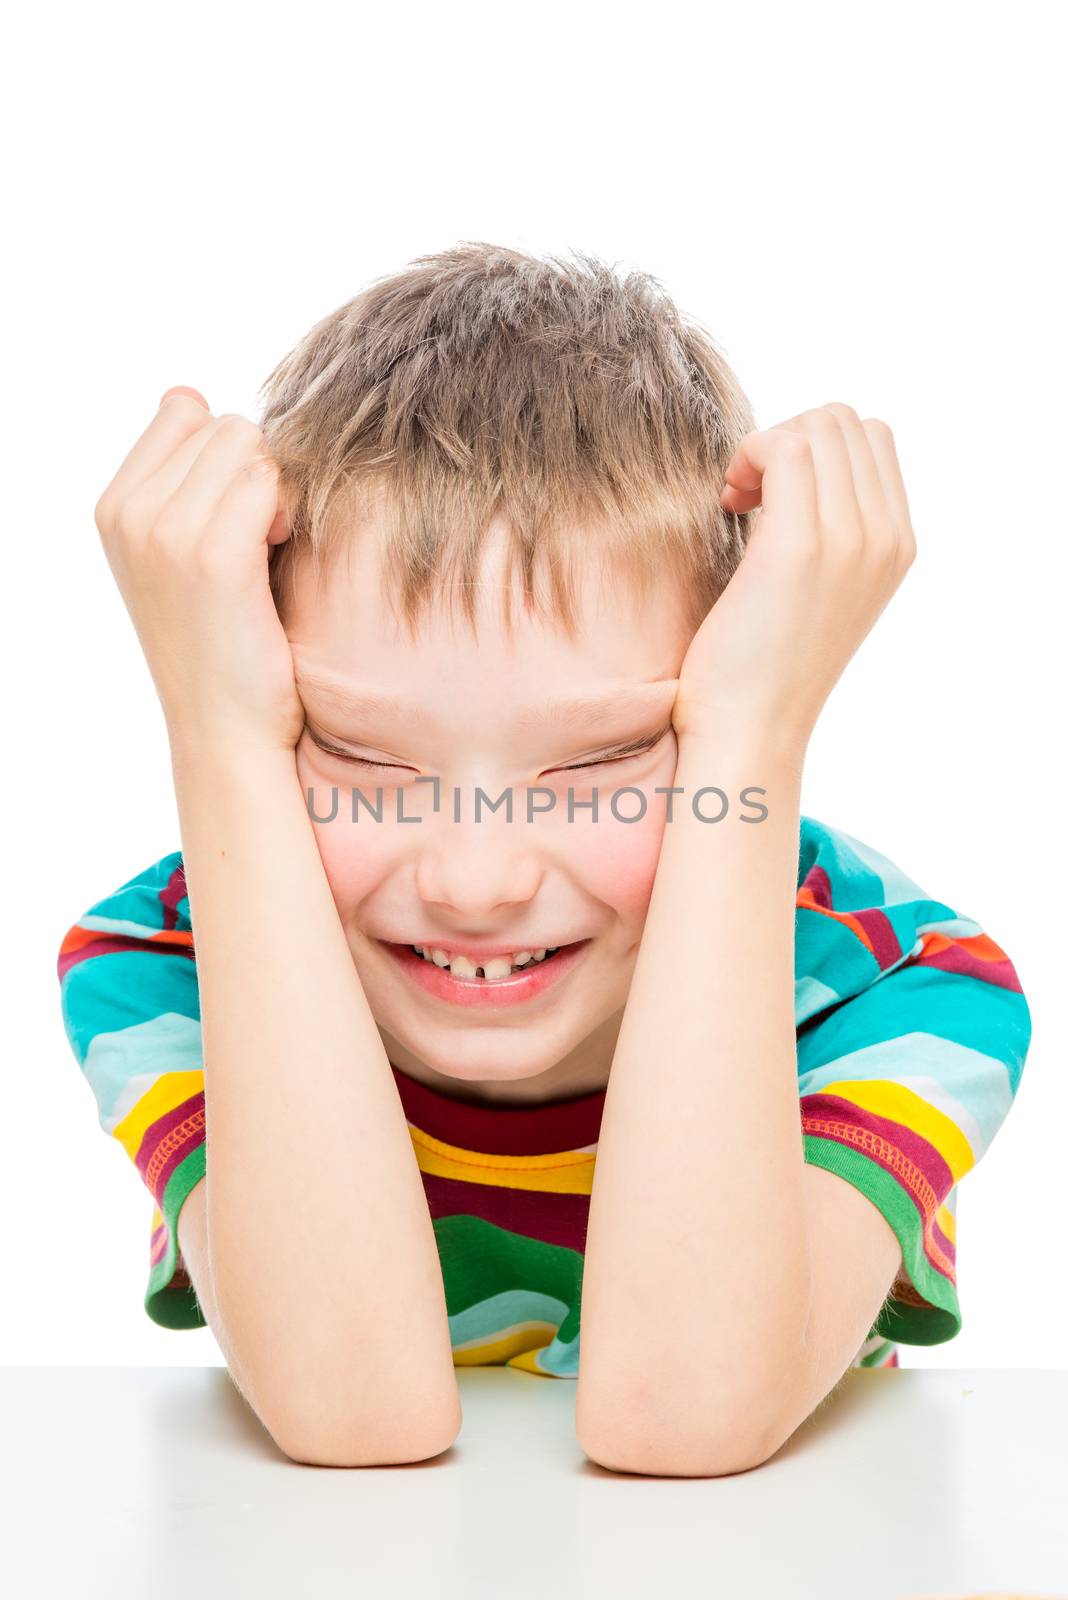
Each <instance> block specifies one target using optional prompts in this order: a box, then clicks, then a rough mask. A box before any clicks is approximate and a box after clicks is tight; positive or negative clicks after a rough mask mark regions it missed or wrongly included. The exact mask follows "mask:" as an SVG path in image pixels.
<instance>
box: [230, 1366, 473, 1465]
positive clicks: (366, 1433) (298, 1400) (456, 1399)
mask: <svg viewBox="0 0 1068 1600" xmlns="http://www.w3.org/2000/svg"><path fill="white" fill-rule="evenodd" d="M245 1398H246V1399H249V1397H248V1396H247V1395H246V1397H245ZM380 1401H381V1397H379V1398H378V1401H377V1402H376V1404H375V1406H374V1407H373V1409H363V1410H361V1411H359V1412H356V1411H355V1410H354V1409H353V1408H351V1407H347V1406H345V1405H344V1404H339V1403H338V1399H337V1396H336V1395H332V1396H323V1395H318V1394H316V1395H314V1396H308V1395H303V1396H301V1397H296V1396H294V1395H293V1394H290V1395H288V1396H286V1398H285V1400H284V1401H282V1400H277V1401H274V1400H263V1399H258V1400H257V1401H256V1402H253V1401H252V1400H249V1403H250V1405H251V1407H252V1410H253V1411H254V1412H255V1414H256V1417H257V1418H258V1420H259V1422H260V1424H261V1426H262V1427H264V1428H265V1429H266V1430H267V1432H268V1433H269V1434H270V1436H271V1438H272V1439H273V1440H274V1443H275V1444H276V1445H277V1446H278V1448H279V1449H280V1450H281V1451H282V1453H283V1454H284V1455H287V1456H288V1457H289V1459H290V1460H291V1461H295V1462H297V1463H299V1464H300V1465H304V1466H318V1467H388V1466H403V1465H407V1464H409V1463H412V1462H416V1461H428V1460H430V1459H431V1458H432V1457H433V1456H438V1455H441V1454H442V1453H443V1452H444V1451H445V1450H448V1449H449V1447H450V1446H451V1445H452V1444H453V1443H454V1442H455V1440H456V1437H457V1435H458V1434H459V1432H460V1427H461V1423H462V1420H463V1416H462V1410H461V1406H460V1392H459V1388H458V1386H457V1385H456V1384H455V1383H454V1384H453V1386H452V1388H451V1390H450V1391H448V1392H446V1393H443V1394H440V1395H434V1396H432V1397H427V1398H425V1399H420V1398H419V1397H418V1396H416V1395H414V1394H412V1393H408V1394H406V1395H405V1396H404V1398H403V1400H398V1401H397V1402H396V1403H395V1404H393V1405H391V1406H388V1407H383V1406H382V1404H381V1403H380Z"/></svg>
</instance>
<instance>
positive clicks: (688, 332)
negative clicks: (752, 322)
mask: <svg viewBox="0 0 1068 1600" xmlns="http://www.w3.org/2000/svg"><path fill="white" fill-rule="evenodd" d="M259 394H260V395H261V396H262V397H263V399H264V406H263V413H262V417H261V421H260V426H261V428H262V431H263V434H264V437H265V441H266V447H267V450H268V452H269V453H270V454H271V455H272V456H273V457H274V459H275V460H276V461H277V463H278V466H279V469H280V484H281V487H282V490H283V493H284V495H285V500H286V504H287V507H288V512H289V521H290V526H291V529H292V532H291V536H290V538H289V539H288V540H287V541H286V542H284V543H283V544H281V545H276V546H273V547H272V550H271V557H270V580H271V590H272V593H273V595H274V598H275V601H276V603H277V605H278V608H279V611H280V613H282V615H283V616H284V614H285V605H286V584H287V581H288V582H290V583H291V580H292V574H293V570H294V564H295V561H296V559H297V557H298V555H299V554H300V552H301V551H304V550H308V551H310V552H311V554H312V556H313V564H314V567H315V569H316V571H317V574H318V578H319V581H320V583H321V581H322V576H323V573H324V571H325V570H326V565H327V562H328V559H329V557H330V556H331V554H332V553H333V552H334V551H336V550H337V549H338V548H339V547H341V546H343V545H344V544H345V543H346V541H351V540H352V538H353V537H354V536H355V530H356V529H357V527H358V526H359V525H361V524H362V523H364V522H365V521H369V520H371V519H378V520H379V521H380V523H381V526H382V528H383V530H384V533H385V544H384V547H383V567H382V576H383V582H384V585H385V587H386V590H387V593H389V595H390V601H391V603H392V601H393V600H394V599H395V597H396V596H397V595H398V594H399V596H400V601H401V609H402V612H403V615H404V617H405V619H406V621H407V623H408V625H409V627H410V628H413V629H414V626H415V622H416V618H417V616H418V614H419V611H420V609H421V608H422V607H423V606H425V605H426V604H427V603H428V602H429V601H430V600H431V598H432V596H434V595H435V594H440V593H441V592H442V591H443V590H445V589H450V588H458V589H459V592H460V594H461V597H462V599H463V603H464V609H465V611H466V614H467V617H468V620H469V622H470V623H471V625H472V626H474V619H475V585H476V582H477V573H478V563H479V554H480V549H481V546H482V542H483V539H484V536H485V534H486V530H487V527H488V524H489V523H490V521H491V520H493V519H494V518H497V517H503V519H504V521H505V523H506V524H507V529H508V546H507V557H506V561H507V566H508V574H509V584H510V581H511V578H512V576H513V574H514V567H515V563H517V562H518V563H519V564H520V565H521V569H522V580H523V591H524V597H525V603H526V604H527V605H528V606H529V605H530V604H531V603H532V602H533V601H534V599H535V573H536V570H537V562H538V559H539V557H540V558H541V559H542V560H543V561H544V562H545V565H546V567H547V569H548V572H549V575H550V610H551V611H552V613H553V615H554V616H555V617H556V618H557V619H558V620H559V621H562V622H563V623H564V625H565V626H566V627H567V628H568V629H569V630H572V631H573V630H574V628H575V625H576V623H575V616H576V611H575V606H576V600H575V594H576V591H575V583H574V577H573V573H572V571H571V569H570V567H569V560H570V558H571V557H575V556H579V557H584V558H588V557H590V556H593V557H594V558H595V559H596V560H597V561H599V562H600V563H601V569H602V572H603V571H608V572H610V573H611V574H613V575H614V574H618V573H620V572H623V573H625V574H626V575H627V576H629V577H632V578H634V579H635V580H637V582H638V583H639V585H645V584H655V583H662V582H663V581H664V573H665V571H668V572H670V573H672V574H674V575H675V576H676V577H677V578H678V579H679V580H680V581H681V583H682V585H683V591H684V595H685V601H686V606H687V612H688V615H689V616H690V618H691V620H692V624H693V627H694V628H696V627H697V626H698V625H699V623H700V621H701V619H702V618H703V617H704V616H705V615H706V614H707V612H708V610H709V609H710V607H711V606H712V604H713V603H714V601H715V600H716V599H717V598H718V596H719V594H720V593H721V592H722V590H723V588H724V586H725V585H726V583H727V581H728V580H729V578H730V577H731V574H732V573H733V572H734V570H735V568H736V567H737V565H738V562H739V561H740V559H741V557H742V554H743V551H744V549H745V544H746V540H747V537H748V534H749V522H748V519H747V516H745V515H737V514H735V513H732V512H727V511H725V510H724V509H723V508H722V507H721V505H720V503H719V493H720V490H721V489H722V487H723V481H724V473H725V471H726V468H727V465H728V462H729V461H730V458H731V455H732V453H733V451H734V448H735V446H736V444H737V443H738V440H739V439H740V438H741V437H742V436H743V435H744V434H745V433H747V432H749V431H750V430H751V429H752V428H753V427H754V426H755V423H754V421H753V416H752V413H751V410H750V407H749V403H748V401H747V400H746V398H745V395H744V394H743V392H742V390H741V387H740V386H739V384H738V381H737V379H736V378H735V376H734V374H733V373H732V371H731V369H730V367H729V366H728V364H727V362H726V360H725V359H724V357H723V355H722V354H721V353H720V351H719V349H718V347H717V345H716V344H715V342H714V340H713V339H712V337H711V335H710V334H709V333H708V332H707V331H706V330H705V329H704V327H703V326H702V325H701V324H700V323H698V322H696V321H695V320H694V319H693V318H691V317H684V316H683V315H681V314H680V313H679V311H678V310H677V309H676V307H675V305H674V304H673V303H672V301H671V300H670V298H669V297H668V296H667V295H666V294H665V293H664V292H663V290H662V286H661V284H660V282H659V280H657V279H656V278H653V277H652V276H651V275H650V274H648V273H645V272H629V273H628V274H627V275H626V276H625V277H622V278H621V277H619V276H618V275H617V274H616V273H615V271H614V269H613V268H611V267H609V266H608V265H607V264H606V263H604V262H602V261H600V260H598V259H597V258H596V257H595V256H592V255H589V254H586V253H584V252H574V253H573V260H567V259H565V258H562V257H556V256H551V257H547V258H545V259H539V258H538V257H536V256H533V255H529V254H526V253H525V252H523V251H521V250H513V249H508V248H504V247H501V246H498V245H492V244H487V243H482V242H478V241H466V240H465V241H462V242H460V243H458V244H457V245H456V246H455V247H453V248H451V249H447V250H443V251H440V252H439V253H438V254H436V255H426V256H419V257H417V258H416V259H415V260H413V261H412V262H410V263H409V265H408V266H407V267H406V268H405V269H404V270H403V271H400V272H397V273H395V274H392V275H388V276H385V277H382V278H378V279H375V280H374V281H373V282H372V283H371V284H370V285H369V286H368V287H367V288H365V289H364V290H363V291H362V292H361V293H360V294H358V295H356V297H355V298H354V299H352V300H349V301H346V303H345V304H344V305H342V306H339V307H338V309H337V310H336V311H333V312H331V313H330V315H329V316H326V317H324V318H323V319H322V320H321V321H319V322H317V323H316V324H315V326H314V327H313V328H312V329H311V330H310V332H309V333H308V334H307V335H306V336H305V337H304V338H303V339H302V340H301V341H300V342H299V344H297V346H296V347H295V348H294V349H293V350H291V351H290V353H289V354H288V355H287V356H286V357H285V358H284V360H282V361H281V362H279V364H278V365H277V366H276V367H275V368H274V370H273V371H272V372H271V374H270V376H269V377H268V378H267V379H266V381H265V382H264V383H263V385H262V386H261V388H260V390H259ZM750 515H751V514H750ZM508 610H509V606H508V593H507V592H506V612H508Z"/></svg>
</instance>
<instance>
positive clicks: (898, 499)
mask: <svg viewBox="0 0 1068 1600" xmlns="http://www.w3.org/2000/svg"><path fill="white" fill-rule="evenodd" d="M861 426H862V427H863V429H864V431H865V433H866V434H867V435H868V442H869V443H870V445H871V453H872V459H873V460H874V462H875V466H876V469H877V471H878V473H879V479H880V482H881V483H882V488H883V495H884V497H885V499H886V503H887V505H888V506H889V507H890V512H891V515H892V517H893V519H894V524H895V526H896V528H897V529H898V533H899V535H904V537H905V538H907V539H908V538H913V537H914V535H913V532H912V515H911V513H910V511H909V502H908V496H907V495H906V493H905V480H904V479H903V477H902V476H901V464H900V462H899V461H898V456H897V448H896V446H895V444H894V436H893V433H892V432H891V431H890V429H889V428H888V427H887V425H886V423H885V422H881V421H880V420H879V419H878V417H867V418H866V419H865V420H864V422H863V423H862V424H861Z"/></svg>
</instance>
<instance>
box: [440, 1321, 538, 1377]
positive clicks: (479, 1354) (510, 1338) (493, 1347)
mask: <svg viewBox="0 0 1068 1600" xmlns="http://www.w3.org/2000/svg"><path fill="white" fill-rule="evenodd" d="M555 1337H556V1329H555V1328H554V1327H553V1325H552V1323H551V1322H526V1323H524V1324H523V1325H522V1327H520V1328H516V1329H514V1330H513V1331H511V1332H509V1333H505V1334H503V1335H501V1334H497V1335H493V1336H492V1337H490V1338H488V1339H482V1340H479V1341H477V1342H474V1343H471V1344H464V1345H462V1346H459V1347H458V1346H455V1345H454V1346H453V1352H452V1364H453V1366H454V1367H499V1366H503V1365H504V1364H505V1362H508V1361H511V1360H512V1358H513V1357H515V1356H519V1357H520V1358H521V1357H522V1356H523V1355H524V1354H525V1353H526V1352H527V1351H533V1350H545V1349H547V1348H548V1346H549V1345H551V1344H552V1342H553V1339H554V1338H555ZM513 1364H518V1363H513ZM531 1370H533V1371H537V1368H536V1367H535V1368H532V1369H531Z"/></svg>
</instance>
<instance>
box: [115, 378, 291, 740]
mask: <svg viewBox="0 0 1068 1600" xmlns="http://www.w3.org/2000/svg"><path fill="white" fill-rule="evenodd" d="M96 525H97V528H98V529H99V531H100V537H101V539H102V541H103V545H104V550H105V553H106V555H107V559H108V564H109V566H110V568H111V571H112V574H113V575H114V578H115V581H116V583H117V584H118V586H119V590H120V592H121V594H122V597H123V600H124V602H125V604H126V608H127V610H128V611H129V613H130V616H131V618H132V620H133V624H134V627H135V629H136V630H137V636H138V639H139V640H140V643H141V648H142V650H143V651H144V654H145V659H146V661H147V662H148V666H149V671H150V672H151V674H152V679H153V682H154V683H155V686H156V691H157V693H158V695H159V698H160V703H161V705H162V707H163V713H164V716H165V718H166V722H167V730H168V733H169V735H170V739H171V744H172V747H173V746H174V745H175V743H176V741H179V742H181V744H182V745H183V746H189V745H197V744H200V743H202V742H204V741H210V742H213V743H214V744H216V745H220V744H223V745H229V746H233V747H236V748H239V749H242V748H243V749H248V748H251V747H256V746H263V745H264V744H266V745H269V746H273V747H279V746H280V747H283V748H288V749H292V748H293V747H294V746H295V745H296V743H297V740H298V739H299V737H300V733H301V729H302V728H303V725H304V707H303V705H302V703H301V700H300V697H299V695H298V693H297V688H296V684H295V682H294V674H293V658H292V655H291V652H290V648H289V642H288V640H287V638H286V635H285V632H284V630H283V628H282V624H281V622H280V620H279V617H278V612H277V609H276V607H275V604H274V598H273V596H272V594H271V591H270V586H269V583H268V567H267V559H268V553H269V552H268V547H269V546H270V545H271V544H276V543H281V542H282V541H283V540H284V539H286V538H288V537H289V528H288V524H287V521H286V515H285V508H284V506H282V505H281V504H280V496H279V485H278V469H277V466H276V464H275V463H274V462H273V461H272V460H271V458H270V457H269V456H268V455H267V454H266V453H265V450H264V440H263V435H262V433H261V432H260V429H259V428H258V427H257V426H256V424H255V423H254V422H252V421H250V420H249V419H248V418H246V417H241V416H237V415H224V416H220V417H214V416H212V414H211V412H210V411H209V409H208V405H207V401H206V400H205V399H204V398H203V396H202V395H200V394H199V393H198V392H197V391H196V390H195V389H186V388H175V389H168V390H167V392H166V394H165V395H164V396H163V399H162V400H161V402H160V407H159V410H158V411H157V413H156V415H155V416H154V417H153V419H152V421H151V422H150V423H149V425H148V427H147V428H146V429H145V431H144V433H143V434H142V435H141V437H140V438H139V439H138V440H137V443H136V444H135V445H134V446H133V448H132V450H131V451H130V452H129V454H128V455H127V456H126V458H125V460H124V461H123V463H122V465H121V466H120V467H119V470H118V471H117V472H116V474H115V476H114V478H112V480H111V482H110V483H109V484H108V486H107V488H106V489H105V490H104V492H103V494H102V495H101V496H100V499H99V501H98V502H97V505H96Z"/></svg>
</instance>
